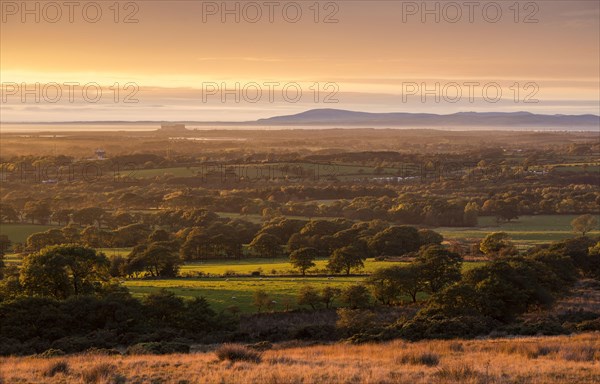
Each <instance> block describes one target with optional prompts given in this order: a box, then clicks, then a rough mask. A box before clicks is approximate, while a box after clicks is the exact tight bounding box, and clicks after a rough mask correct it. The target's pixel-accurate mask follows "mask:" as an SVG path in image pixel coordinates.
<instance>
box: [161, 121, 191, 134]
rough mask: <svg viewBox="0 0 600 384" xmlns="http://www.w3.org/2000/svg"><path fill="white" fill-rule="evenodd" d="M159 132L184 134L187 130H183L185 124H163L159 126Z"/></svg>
mask: <svg viewBox="0 0 600 384" xmlns="http://www.w3.org/2000/svg"><path fill="white" fill-rule="evenodd" d="M160 130H161V131H164V132H185V131H187V129H186V128H185V124H171V123H165V124H161V126H160Z"/></svg>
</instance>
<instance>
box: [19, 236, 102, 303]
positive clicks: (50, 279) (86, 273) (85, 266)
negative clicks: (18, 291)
mask: <svg viewBox="0 0 600 384" xmlns="http://www.w3.org/2000/svg"><path fill="white" fill-rule="evenodd" d="M109 264H110V263H109V260H108V259H107V258H106V256H105V255H104V254H103V253H96V251H95V250H94V249H91V248H86V247H82V246H78V245H57V246H53V247H46V248H44V249H42V250H41V251H40V252H38V253H32V254H31V255H29V256H27V257H26V258H25V259H24V260H23V266H22V268H21V272H20V281H21V284H22V285H23V288H24V290H25V292H26V293H27V294H30V295H40V296H49V297H54V298H57V299H65V298H67V297H69V296H71V295H82V294H90V293H93V292H95V291H97V290H98V289H99V288H100V287H101V286H102V285H103V284H104V283H106V282H107V281H108V280H109V278H110V276H109V274H108V268H109Z"/></svg>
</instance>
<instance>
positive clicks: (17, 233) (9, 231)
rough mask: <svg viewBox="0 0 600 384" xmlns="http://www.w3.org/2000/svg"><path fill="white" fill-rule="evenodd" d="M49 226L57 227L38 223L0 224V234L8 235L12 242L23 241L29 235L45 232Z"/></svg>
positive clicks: (51, 226)
mask: <svg viewBox="0 0 600 384" xmlns="http://www.w3.org/2000/svg"><path fill="white" fill-rule="evenodd" d="M51 228H59V227H58V226H55V225H38V224H0V235H6V236H8V239H9V240H10V241H12V242H13V243H24V242H25V241H26V240H27V238H28V237H29V236H30V235H32V234H34V233H38V232H45V231H47V230H49V229H51Z"/></svg>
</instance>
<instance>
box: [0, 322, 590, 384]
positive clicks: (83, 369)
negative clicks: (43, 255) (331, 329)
mask: <svg viewBox="0 0 600 384" xmlns="http://www.w3.org/2000/svg"><path fill="white" fill-rule="evenodd" d="M598 345H600V334H598V333H594V334H583V335H578V336H557V337H532V338H516V339H493V340H461V341H456V340H454V341H423V342H417V343H407V342H403V341H393V342H390V343H385V344H364V345H349V344H335V345H323V346H296V347H289V346H288V347H286V348H284V347H283V346H275V347H274V348H273V349H270V350H267V351H264V352H262V353H261V354H260V355H259V354H257V353H253V352H254V351H252V350H251V349H248V348H245V347H243V346H239V345H226V346H222V347H220V348H218V349H217V350H215V351H210V352H204V353H194V354H173V355H162V356H156V355H134V356H110V355H97V356H90V355H77V356H69V357H65V356H62V357H51V358H41V357H22V358H17V357H9V358H0V382H2V383H11V384H12V383H76V384H92V383H103V384H108V383H123V384H125V383H136V384H143V383H175V384H185V383H187V384H192V383H194V384H195V383H277V384H279V383H378V384H385V383H390V384H391V383H411V384H416V383H461V384H491V383H507V384H508V383H523V384H528V383H531V384H542V383H544V384H567V383H568V384H571V383H597V382H600V350H599V349H598ZM240 356H241V358H240ZM259 356H260V357H259Z"/></svg>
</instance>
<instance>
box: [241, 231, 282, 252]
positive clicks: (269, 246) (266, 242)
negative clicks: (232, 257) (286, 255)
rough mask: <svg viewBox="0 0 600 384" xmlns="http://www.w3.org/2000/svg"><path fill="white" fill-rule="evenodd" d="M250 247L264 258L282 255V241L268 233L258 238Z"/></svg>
mask: <svg viewBox="0 0 600 384" xmlns="http://www.w3.org/2000/svg"><path fill="white" fill-rule="evenodd" d="M248 246H249V247H250V248H251V249H252V250H254V251H255V252H256V253H258V254H259V255H260V256H262V257H270V258H275V257H277V256H279V255H280V254H281V240H280V239H279V238H278V237H277V236H273V235H270V234H268V233H261V234H260V235H258V236H256V237H255V238H254V239H253V240H252V242H250V244H249V245H248Z"/></svg>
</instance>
